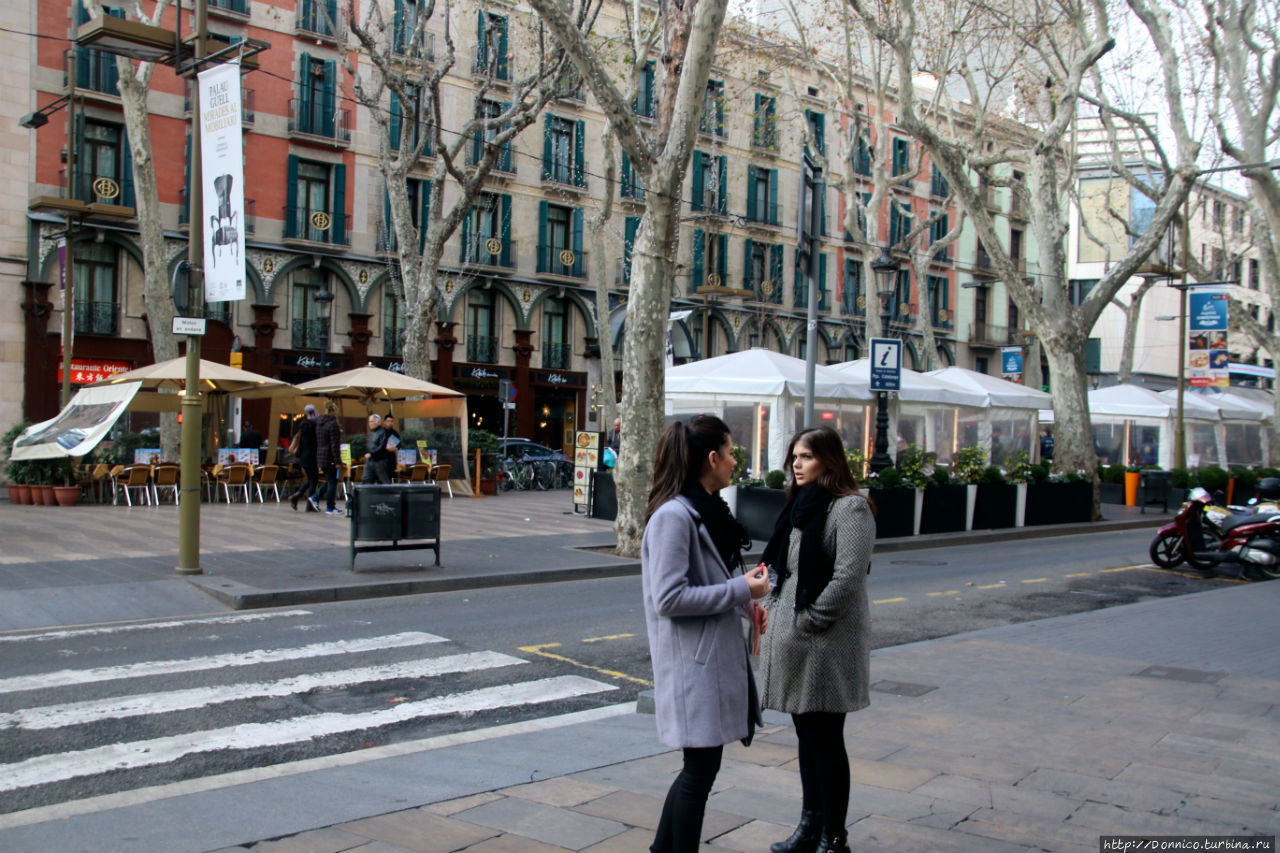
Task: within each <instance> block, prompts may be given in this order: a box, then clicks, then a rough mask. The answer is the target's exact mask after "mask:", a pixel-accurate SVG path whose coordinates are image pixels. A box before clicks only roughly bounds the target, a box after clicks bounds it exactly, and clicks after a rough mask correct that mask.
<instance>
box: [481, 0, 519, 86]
mask: <svg viewBox="0 0 1280 853" xmlns="http://www.w3.org/2000/svg"><path fill="white" fill-rule="evenodd" d="M507 49H508V46H507V16H506V15H494V14H492V13H490V12H486V11H484V10H483V9H481V10H480V11H479V12H478V13H477V17H476V61H475V66H474V67H473V69H472V70H473V71H474V72H475V73H477V74H484V75H486V76H489V77H492V78H493V79H495V80H509V79H511V78H510V63H509V62H508V61H507Z"/></svg>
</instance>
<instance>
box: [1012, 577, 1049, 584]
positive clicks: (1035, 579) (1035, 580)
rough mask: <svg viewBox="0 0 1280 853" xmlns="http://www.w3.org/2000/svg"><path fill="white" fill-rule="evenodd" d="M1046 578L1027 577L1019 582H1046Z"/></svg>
mask: <svg viewBox="0 0 1280 853" xmlns="http://www.w3.org/2000/svg"><path fill="white" fill-rule="evenodd" d="M1048 580H1049V579H1048V578H1027V579H1025V580H1022V581H1019V583H1046V582H1047V581H1048Z"/></svg>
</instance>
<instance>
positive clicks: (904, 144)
mask: <svg viewBox="0 0 1280 853" xmlns="http://www.w3.org/2000/svg"><path fill="white" fill-rule="evenodd" d="M910 171H911V143H910V142H908V141H907V140H905V139H900V138H899V139H894V140H893V174H894V175H905V174H906V173H907V172H910Z"/></svg>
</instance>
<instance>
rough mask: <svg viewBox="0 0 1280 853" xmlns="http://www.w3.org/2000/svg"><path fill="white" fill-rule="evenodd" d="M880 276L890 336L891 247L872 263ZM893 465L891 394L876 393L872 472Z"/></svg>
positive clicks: (894, 267)
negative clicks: (890, 432) (890, 418)
mask: <svg viewBox="0 0 1280 853" xmlns="http://www.w3.org/2000/svg"><path fill="white" fill-rule="evenodd" d="M871 271H872V272H873V273H874V274H875V277H876V293H877V294H878V295H879V296H880V334H881V335H884V336H886V337H887V336H888V334H889V304H890V303H889V300H890V299H892V298H893V292H894V289H895V287H896V285H897V277H898V262H897V261H895V260H894V259H893V258H892V257H891V256H890V255H889V248H888V247H887V246H884V247H881V249H880V257H878V258H876V259H875V260H874V261H872V262H871ZM892 464H893V460H892V459H891V458H890V457H889V392H888V391H877V392H876V443H875V453H874V454H872V456H871V458H870V459H869V460H867V467H868V468H869V469H870V470H871V473H873V474H878V473H880V472H881V471H883V470H884V469H885V468H888V467H889V466H890V465H892Z"/></svg>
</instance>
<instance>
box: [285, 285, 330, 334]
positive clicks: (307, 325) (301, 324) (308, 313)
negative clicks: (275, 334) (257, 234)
mask: <svg viewBox="0 0 1280 853" xmlns="http://www.w3.org/2000/svg"><path fill="white" fill-rule="evenodd" d="M328 281H329V273H328V272H326V271H325V270H323V269H319V268H316V267H311V266H306V267H299V268H298V269H296V270H294V271H293V288H292V296H293V298H292V300H291V302H290V314H289V330H290V343H291V344H292V346H293V348H294V349H320V348H321V347H322V346H324V344H325V342H326V340H327V339H328V334H327V332H328V328H327V327H326V321H325V320H322V319H321V318H320V309H319V306H317V305H316V294H317V293H319V292H320V291H321V290H323V289H325V288H326V287H328ZM329 291H330V292H331V293H332V292H333V289H332V288H329Z"/></svg>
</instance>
